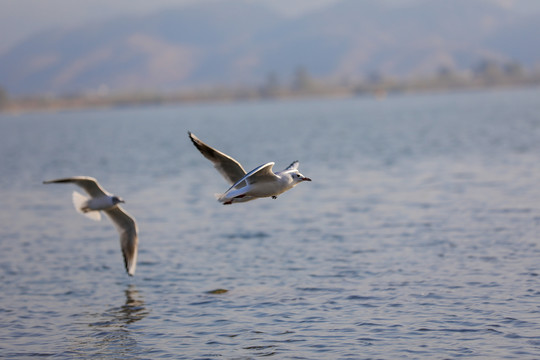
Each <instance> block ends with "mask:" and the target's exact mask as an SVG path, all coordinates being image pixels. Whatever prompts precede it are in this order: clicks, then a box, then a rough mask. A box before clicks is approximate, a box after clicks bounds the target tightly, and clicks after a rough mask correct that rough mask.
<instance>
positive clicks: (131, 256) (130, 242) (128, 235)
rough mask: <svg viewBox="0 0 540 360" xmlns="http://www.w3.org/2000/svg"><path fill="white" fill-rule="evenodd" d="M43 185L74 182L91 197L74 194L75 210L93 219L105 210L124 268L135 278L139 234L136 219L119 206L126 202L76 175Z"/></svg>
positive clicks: (86, 178)
mask: <svg viewBox="0 0 540 360" xmlns="http://www.w3.org/2000/svg"><path fill="white" fill-rule="evenodd" d="M43 183H44V184H53V183H73V184H75V185H78V186H80V187H81V188H83V189H84V190H85V191H86V193H87V194H88V195H90V197H87V196H84V195H82V194H79V193H78V192H76V191H74V192H73V205H74V206H75V209H76V210H77V211H78V212H80V213H82V214H84V215H85V216H87V217H89V218H91V219H92V220H100V219H101V214H100V211H103V212H104V213H105V214H107V216H108V217H109V218H110V219H111V221H112V222H113V223H114V225H115V226H116V228H117V230H118V232H119V233H120V246H121V248H122V255H123V257H124V265H125V267H126V271H127V273H128V274H129V275H131V276H133V274H134V273H135V268H136V266H137V253H138V245H139V239H138V235H137V233H138V231H137V224H136V223H135V219H133V218H132V217H131V216H130V215H129V214H128V213H127V212H125V211H124V209H122V208H121V207H120V206H119V205H118V204H119V203H123V202H124V200H122V199H120V198H119V197H117V196H114V195H112V194H109V193H108V192H107V191H105V190H104V189H103V188H102V187H101V186H100V185H99V184H98V182H97V180H96V179H94V178H92V177H88V176H74V177H70V178H63V179H56V180H49V181H44V182H43Z"/></svg>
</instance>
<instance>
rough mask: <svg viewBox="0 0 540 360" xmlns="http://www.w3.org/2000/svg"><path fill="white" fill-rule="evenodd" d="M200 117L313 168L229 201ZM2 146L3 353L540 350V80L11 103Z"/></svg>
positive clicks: (258, 152) (529, 354)
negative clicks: (273, 190) (274, 193)
mask: <svg viewBox="0 0 540 360" xmlns="http://www.w3.org/2000/svg"><path fill="white" fill-rule="evenodd" d="M188 130H191V131H192V132H194V133H195V134H196V135H197V136H199V137H200V138H201V139H202V140H203V141H205V142H207V143H208V144H210V145H213V146H215V147H217V148H218V149H220V150H222V151H224V152H226V153H227V154H230V155H231V156H233V157H235V158H236V159H238V160H239V161H240V162H241V163H242V164H243V165H244V167H245V168H246V170H250V169H252V168H254V167H256V166H258V165H260V164H262V163H265V162H268V161H275V162H276V166H275V168H276V169H282V168H285V167H286V166H287V165H289V164H290V163H291V162H292V161H293V160H297V159H298V160H299V161H300V171H301V172H302V173H303V174H304V175H306V176H308V177H310V178H312V179H313V181H312V182H311V183H308V182H306V183H302V184H300V185H298V186H297V187H295V188H294V189H292V190H290V191H288V192H286V193H284V194H282V195H281V196H279V197H278V199H277V200H272V199H261V200H256V201H252V202H248V203H241V204H235V205H231V206H223V205H221V204H219V203H218V202H217V201H216V200H215V198H214V194H215V193H219V192H223V191H224V190H226V189H227V188H228V185H227V184H226V182H225V181H224V180H223V179H222V178H221V176H220V175H219V174H218V173H217V172H216V171H215V169H214V168H213V167H212V165H211V163H210V162H209V161H208V160H206V159H205V158H203V157H202V156H201V154H200V153H199V152H198V151H197V150H196V149H195V148H194V147H193V145H192V144H191V142H190V141H189V139H188V137H187V131H188ZM0 155H1V156H0V199H1V204H2V208H1V210H0V224H1V228H0V357H4V358H13V359H24V358H36V357H38V358H39V357H44V358H54V359H218V358H219V359H257V358H276V359H364V358H366V359H368V358H377V359H404V358H411V359H419V358H423V359H448V358H460V357H461V358H477V359H493V358H498V359H512V358H513V359H533V358H536V359H538V358H540V232H539V230H540V89H528V90H515V91H494V92H469V93H458V94H438V95H414V96H413V95H406V96H405V95H404V96H396V97H388V98H386V99H384V100H375V99H370V98H356V99H332V100H302V101H283V102H261V103H242V104H215V105H183V106H168V107H154V108H129V109H115V110H88V111H73V112H61V113H38V114H23V115H18V116H14V115H5V114H4V115H1V116H0ZM72 175H89V176H94V177H96V178H97V179H98V180H99V181H100V182H101V184H102V185H103V186H104V187H105V188H106V189H107V190H109V191H110V192H113V193H114V194H116V195H119V196H121V197H123V198H124V199H125V200H126V204H125V206H124V208H125V209H126V210H127V211H128V212H129V213H131V214H132V215H133V216H134V217H135V218H136V219H137V222H138V225H139V230H140V234H139V235H140V248H139V262H138V266H137V272H136V274H135V276H134V277H133V278H130V277H129V276H127V274H126V273H125V271H124V268H123V262H122V258H121V254H120V250H119V243H118V234H117V232H116V230H115V228H114V227H113V225H112V224H111V223H110V221H109V220H108V219H107V218H104V219H103V220H102V221H101V222H99V223H97V222H93V221H91V220H89V219H87V218H86V217H84V216H81V215H80V214H78V213H76V212H75V211H74V209H73V207H72V204H71V193H72V191H73V190H76V187H75V186H72V185H70V184H53V185H43V184H42V181H43V180H47V179H54V178H58V177H65V176H72ZM216 289H226V290H228V291H227V292H225V293H220V294H217V293H213V292H212V291H213V290H216Z"/></svg>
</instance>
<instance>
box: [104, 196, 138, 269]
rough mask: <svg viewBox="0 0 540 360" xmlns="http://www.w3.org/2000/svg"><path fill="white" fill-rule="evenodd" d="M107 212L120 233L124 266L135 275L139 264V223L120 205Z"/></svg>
mask: <svg viewBox="0 0 540 360" xmlns="http://www.w3.org/2000/svg"><path fill="white" fill-rule="evenodd" d="M105 213H106V214H107V215H108V216H109V218H110V219H111V220H112V222H113V223H114V225H115V226H116V228H117V230H118V232H119V233H120V247H121V249H122V255H123V256H124V266H125V267H126V271H127V273H128V274H129V275H131V276H133V274H134V273H135V267H136V266H137V252H138V246H139V238H138V235H137V224H136V223H135V219H133V218H132V217H131V216H130V215H129V214H128V213H127V212H125V211H124V209H122V208H121V207H119V206H115V207H113V208H111V209H110V210H105Z"/></svg>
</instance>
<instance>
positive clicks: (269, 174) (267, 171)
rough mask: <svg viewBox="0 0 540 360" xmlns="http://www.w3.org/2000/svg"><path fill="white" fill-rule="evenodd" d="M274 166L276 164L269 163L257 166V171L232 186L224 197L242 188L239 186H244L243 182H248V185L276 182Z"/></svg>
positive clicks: (251, 172) (249, 173) (252, 171)
mask: <svg viewBox="0 0 540 360" xmlns="http://www.w3.org/2000/svg"><path fill="white" fill-rule="evenodd" d="M273 166H274V162H269V163H266V164H263V165H261V166H257V167H256V168H255V169H253V170H251V171H250V172H248V173H247V174H246V175H245V176H244V177H243V178H241V179H240V180H238V182H236V183H235V184H233V186H231V187H230V188H229V189H228V190H227V191H225V193H224V195H225V194H227V193H228V192H229V191H231V190H232V189H234V188H236V187H238V188H240V187H242V186H239V185H240V184H242V183H243V182H247V183H248V184H255V183H257V182H261V181H272V180H275V179H276V178H277V176H276V174H274V172H273V171H272V167H273Z"/></svg>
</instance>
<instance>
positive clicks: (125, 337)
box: [77, 284, 149, 359]
mask: <svg viewBox="0 0 540 360" xmlns="http://www.w3.org/2000/svg"><path fill="white" fill-rule="evenodd" d="M124 293H125V296H126V298H125V303H124V304H123V305H121V306H116V307H112V308H109V309H107V310H105V311H104V312H103V313H101V314H92V317H93V318H94V319H95V320H96V321H93V322H90V323H89V324H88V326H90V328H92V330H93V331H92V333H91V335H90V336H91V339H88V338H87V339H86V341H85V342H84V347H87V349H86V350H85V351H84V353H86V354H88V351H89V350H90V352H92V353H94V355H98V356H100V357H101V356H106V357H107V358H113V359H115V358H126V356H127V357H128V358H132V359H133V358H137V357H138V356H137V354H140V353H141V349H140V348H139V345H138V344H137V341H136V340H135V339H136V335H135V334H134V333H133V332H134V331H136V330H134V329H131V328H130V325H131V324H133V323H135V322H137V321H139V320H142V319H144V318H145V317H146V316H147V315H148V314H149V311H148V309H147V308H146V306H145V302H144V300H143V297H142V296H141V294H140V292H139V291H138V290H137V288H136V287H135V285H132V284H130V285H128V287H127V288H126V289H125V290H124ZM80 345H83V344H80ZM88 347H91V348H92V349H88ZM77 351H81V349H80V347H79V349H77Z"/></svg>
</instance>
